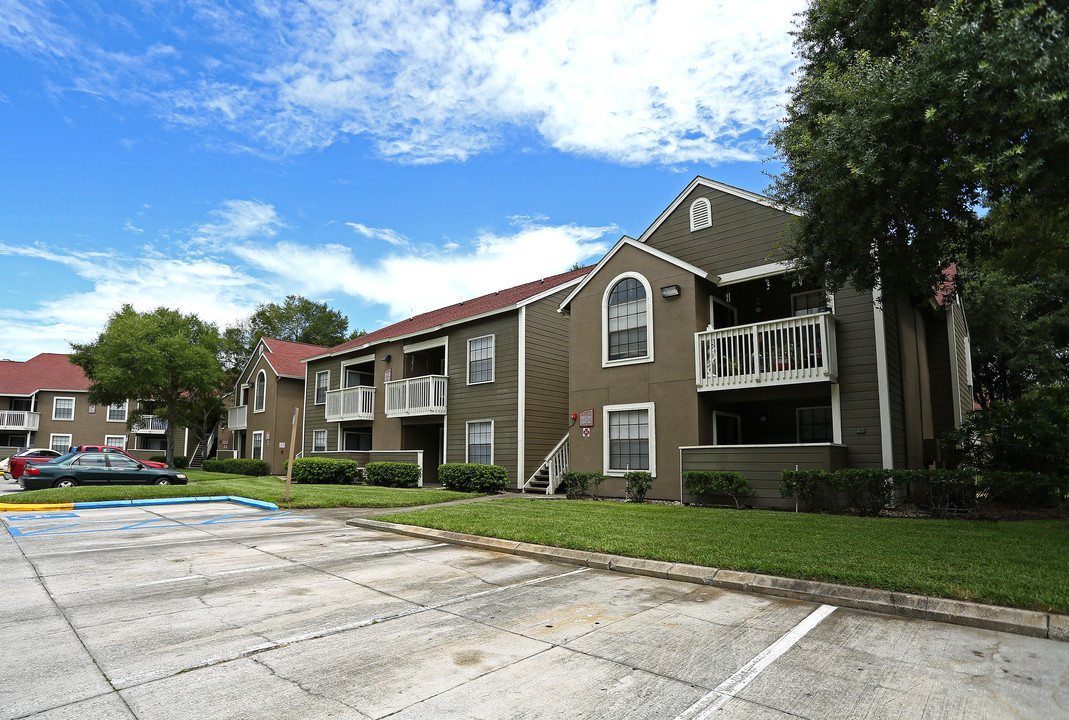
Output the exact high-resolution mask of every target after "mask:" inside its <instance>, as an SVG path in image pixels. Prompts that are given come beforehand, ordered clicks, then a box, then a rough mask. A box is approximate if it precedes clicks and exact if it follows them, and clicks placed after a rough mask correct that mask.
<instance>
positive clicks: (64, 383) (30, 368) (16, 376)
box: [0, 353, 89, 395]
mask: <svg viewBox="0 0 1069 720" xmlns="http://www.w3.org/2000/svg"><path fill="white" fill-rule="evenodd" d="M88 389H89V378H87V377H86V376H85V373H84V372H82V369H81V368H80V367H78V366H77V365H75V364H73V363H72V362H71V361H70V357H69V356H67V355H61V354H59V353H41V354H40V355H37V356H35V357H32V358H30V359H29V360H27V361H26V362H17V361H14V360H4V361H2V362H0V395H33V394H34V393H35V392H37V391H38V390H71V391H75V392H84V391H86V390H88Z"/></svg>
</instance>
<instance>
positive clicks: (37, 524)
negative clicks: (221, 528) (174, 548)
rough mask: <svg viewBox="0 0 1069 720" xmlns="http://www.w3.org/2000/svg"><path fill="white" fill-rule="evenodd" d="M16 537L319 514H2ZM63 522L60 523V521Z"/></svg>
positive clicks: (270, 520) (224, 523)
mask: <svg viewBox="0 0 1069 720" xmlns="http://www.w3.org/2000/svg"><path fill="white" fill-rule="evenodd" d="M0 517H2V519H3V520H4V523H5V524H6V525H7V530H8V532H9V533H10V534H11V536H12V537H40V536H47V535H80V534H90V533H107V532H125V531H132V530H143V529H146V528H151V529H153V530H176V529H181V528H190V527H200V526H205V525H233V524H239V523H267V522H272V521H278V520H296V519H303V518H314V517H316V516H315V515H295V514H293V512H292V511H289V510H284V511H279V512H273V513H268V514H265V515H259V514H256V515H250V514H245V513H228V514H224V515H210V516H202V517H195V518H166V517H153V518H148V519H146V520H138V521H136V522H130V521H129V519H126V520H114V521H107V520H95V519H93V518H92V514H91V512H90V513H27V514H23V515H7V516H0ZM57 521H59V522H57Z"/></svg>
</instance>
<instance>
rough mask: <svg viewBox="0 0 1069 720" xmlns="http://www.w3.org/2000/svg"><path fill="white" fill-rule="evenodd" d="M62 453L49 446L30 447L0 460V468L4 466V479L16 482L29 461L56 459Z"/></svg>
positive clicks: (39, 461) (40, 461)
mask: <svg viewBox="0 0 1069 720" xmlns="http://www.w3.org/2000/svg"><path fill="white" fill-rule="evenodd" d="M62 454H63V453H59V452H56V451H55V450H50V449H48V448H28V449H26V450H21V451H19V452H17V453H15V454H14V455H12V456H11V457H9V458H5V459H4V460H3V461H2V462H0V468H3V471H4V479H5V480H11V481H12V482H14V481H15V480H18V479H19V475H22V469H23V468H24V467H26V464H27V463H45V462H48V461H49V460H55V459H56V458H58V457H59V456H60V455H62Z"/></svg>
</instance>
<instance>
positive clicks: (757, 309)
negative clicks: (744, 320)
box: [753, 298, 761, 315]
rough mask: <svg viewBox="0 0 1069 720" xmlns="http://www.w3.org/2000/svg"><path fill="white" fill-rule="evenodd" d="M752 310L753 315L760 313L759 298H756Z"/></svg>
mask: <svg viewBox="0 0 1069 720" xmlns="http://www.w3.org/2000/svg"><path fill="white" fill-rule="evenodd" d="M753 311H754V314H755V315H760V314H761V298H757V303H756V304H755V305H754V307H753Z"/></svg>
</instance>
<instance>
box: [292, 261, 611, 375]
mask: <svg viewBox="0 0 1069 720" xmlns="http://www.w3.org/2000/svg"><path fill="white" fill-rule="evenodd" d="M588 272H590V268H580V269H578V270H570V271H568V272H565V273H561V274H559V275H552V276H550V277H547V278H542V279H540V280H533V281H531V282H529V283H524V284H523V285H516V286H515V287H511V288H507V289H505V290H498V291H497V292H493V293H489V294H488V295H482V296H480V297H477V298H473V299H471V300H464V301H462V302H459V303H455V304H453V305H447V306H446V307H443V308H439V309H437V310H431V311H430V312H426V313H423V314H421V315H415V316H413V317H410V318H408V319H406V320H402V321H400V322H396V323H394V324H393V325H387V326H386V327H384V328H380V329H378V330H375V331H374V332H370V333H368V334H366V335H361V336H360V337H358V338H355V339H353V340H350V341H348V342H344V343H342V344H341V345H336V346H334V347H332V348H330V349H329V350H328V351H327V352H325V353H322V354H320V355H314V356H311V357H305V358H304V362H307V361H309V360H315V359H317V358H321V357H328V356H330V355H339V354H342V353H345V352H348V351H350V350H359V349H362V348H365V347H368V346H371V345H374V344H376V343H380V342H383V341H385V340H395V339H397V338H401V337H407V336H409V335H413V334H416V333H419V332H424V331H428V330H437V329H439V328H443V327H448V326H450V325H455V324H457V323H459V322H462V321H465V320H471V319H474V318H476V317H479V316H481V315H488V314H491V313H496V312H504V311H506V310H514V309H516V308H519V307H521V306H523V305H525V304H527V303H529V302H531V301H533V300H536V299H538V298H539V296H542V295H545V294H549V293H552V292H555V291H557V290H560V289H562V288H564V287H567V286H568V285H569V284H574V283H577V282H579V280H580V279H581V278H582V277H583V276H584V275H586V274H587V273H588Z"/></svg>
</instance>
